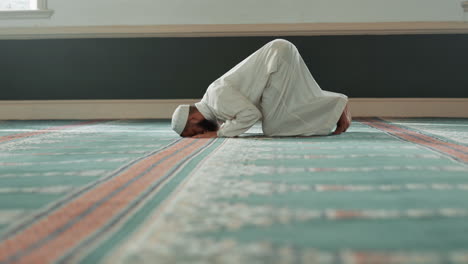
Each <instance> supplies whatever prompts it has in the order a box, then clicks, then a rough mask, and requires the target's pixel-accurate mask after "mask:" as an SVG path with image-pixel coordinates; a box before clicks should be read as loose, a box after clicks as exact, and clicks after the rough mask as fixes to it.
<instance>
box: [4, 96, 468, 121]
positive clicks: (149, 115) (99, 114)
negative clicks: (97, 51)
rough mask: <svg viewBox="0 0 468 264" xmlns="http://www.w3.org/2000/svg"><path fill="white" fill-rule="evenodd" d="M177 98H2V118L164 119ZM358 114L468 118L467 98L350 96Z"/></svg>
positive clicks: (174, 106) (194, 100)
mask: <svg viewBox="0 0 468 264" xmlns="http://www.w3.org/2000/svg"><path fill="white" fill-rule="evenodd" d="M198 101H199V100H197V99H175V100H31V101H0V120H41V119H165V118H170V117H171V116H172V112H173V111H174V109H175V108H176V107H177V106H178V105H179V104H191V103H195V102H198ZM350 108H351V112H352V115H353V116H355V117H358V116H359V117H366V116H381V117H467V118H468V98H350Z"/></svg>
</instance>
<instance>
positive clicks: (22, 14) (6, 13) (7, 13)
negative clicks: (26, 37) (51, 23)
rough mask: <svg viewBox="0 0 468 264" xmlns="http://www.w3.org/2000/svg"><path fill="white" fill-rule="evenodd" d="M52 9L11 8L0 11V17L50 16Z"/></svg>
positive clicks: (29, 17) (30, 17) (28, 17)
mask: <svg viewBox="0 0 468 264" xmlns="http://www.w3.org/2000/svg"><path fill="white" fill-rule="evenodd" d="M53 13H54V10H50V9H45V10H13V11H9V10H6V11H0V19H36V18H50V17H51V16H52V14H53Z"/></svg>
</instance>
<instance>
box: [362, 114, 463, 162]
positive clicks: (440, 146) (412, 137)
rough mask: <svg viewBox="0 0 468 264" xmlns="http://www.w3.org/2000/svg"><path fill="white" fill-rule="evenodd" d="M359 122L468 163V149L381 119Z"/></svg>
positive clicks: (363, 119)
mask: <svg viewBox="0 0 468 264" xmlns="http://www.w3.org/2000/svg"><path fill="white" fill-rule="evenodd" d="M358 121H359V122H361V123H363V124H366V125H368V126H371V127H374V128H377V129H379V130H382V131H384V132H387V133H390V134H392V135H394V136H396V137H399V138H401V139H404V140H407V141H410V142H413V143H416V144H419V145H422V146H425V147H429V148H431V149H433V150H436V151H438V152H441V153H443V154H446V155H448V156H451V157H453V158H455V159H457V160H459V161H462V162H465V163H466V162H468V154H467V153H468V147H465V146H461V145H457V144H453V143H449V142H445V141H442V140H439V139H436V138H433V137H430V136H427V135H423V134H420V133H417V132H415V131H412V130H410V129H406V128H402V127H399V126H395V125H392V124H389V123H386V122H384V121H381V120H379V119H367V118H362V119H358Z"/></svg>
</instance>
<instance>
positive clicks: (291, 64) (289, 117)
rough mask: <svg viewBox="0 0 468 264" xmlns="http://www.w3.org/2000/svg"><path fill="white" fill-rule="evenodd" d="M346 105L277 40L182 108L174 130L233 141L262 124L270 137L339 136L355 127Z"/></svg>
mask: <svg viewBox="0 0 468 264" xmlns="http://www.w3.org/2000/svg"><path fill="white" fill-rule="evenodd" d="M347 102H348V99H347V97H346V96H345V95H343V94H339V93H332V92H328V91H324V90H322V89H321V88H320V86H319V85H318V84H317V82H316V81H315V79H314V78H313V77H312V74H311V73H310V72H309V69H308V68H307V66H306V64H305V63H304V61H303V59H302V57H301V55H300V54H299V52H298V50H297V48H296V47H295V46H294V45H293V44H292V43H290V42H288V41H286V40H283V39H276V40H273V41H271V42H269V43H267V44H265V45H264V46H263V47H262V48H260V49H259V50H257V51H256V52H254V53H253V54H251V55H250V56H249V57H247V58H246V59H244V60H243V61H242V62H240V63H239V64H238V65H236V66H235V67H234V68H232V69H231V70H229V71H228V72H227V73H225V74H224V75H223V76H221V77H220V78H219V79H217V80H216V81H214V82H213V83H212V84H210V86H209V87H208V90H207V91H206V93H205V95H204V96H203V99H202V100H201V101H200V102H198V103H195V105H180V106H178V107H177V109H176V110H175V111H174V114H173V116H172V128H173V129H174V131H175V132H177V134H179V135H181V136H182V137H195V138H212V137H235V136H238V135H240V134H242V133H244V132H245V131H247V130H248V129H249V128H251V127H252V126H253V125H254V124H255V123H256V122H257V121H259V120H262V130H263V133H264V134H265V135H266V136H312V135H328V134H330V133H331V132H332V131H333V129H334V128H335V127H336V129H335V131H334V132H333V134H340V133H342V132H345V131H346V130H347V129H348V127H349V126H350V124H351V115H350V112H349V110H348V106H347ZM218 124H221V126H219V125H218Z"/></svg>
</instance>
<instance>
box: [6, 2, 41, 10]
mask: <svg viewBox="0 0 468 264" xmlns="http://www.w3.org/2000/svg"><path fill="white" fill-rule="evenodd" d="M36 9H37V0H1V1H0V10H36Z"/></svg>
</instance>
